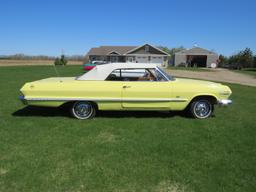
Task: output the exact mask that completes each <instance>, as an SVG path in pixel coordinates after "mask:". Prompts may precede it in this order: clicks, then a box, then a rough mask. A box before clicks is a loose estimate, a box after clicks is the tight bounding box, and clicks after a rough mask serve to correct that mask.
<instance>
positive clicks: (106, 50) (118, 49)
mask: <svg viewBox="0 0 256 192" xmlns="http://www.w3.org/2000/svg"><path fill="white" fill-rule="evenodd" d="M136 47H137V46H100V47H95V48H91V49H90V51H89V52H88V53H87V55H109V54H111V53H113V52H115V53H117V54H120V55H123V54H125V53H127V52H128V51H130V50H132V49H134V48H136Z"/></svg>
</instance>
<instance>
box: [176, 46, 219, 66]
mask: <svg viewBox="0 0 256 192" xmlns="http://www.w3.org/2000/svg"><path fill="white" fill-rule="evenodd" d="M218 60H219V56H218V54H216V53H214V52H213V51H209V50H207V49H203V48H200V47H194V48H192V49H185V50H182V51H180V52H177V53H175V56H174V66H186V67H203V68H204V67H216V66H217V65H218Z"/></svg>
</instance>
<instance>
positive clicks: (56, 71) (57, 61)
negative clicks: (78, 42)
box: [53, 57, 60, 77]
mask: <svg viewBox="0 0 256 192" xmlns="http://www.w3.org/2000/svg"><path fill="white" fill-rule="evenodd" d="M59 60H60V59H59V57H56V58H55V61H54V62H53V68H54V71H55V73H56V75H57V77H60V74H59V72H58V70H57V68H56V64H57V63H59Z"/></svg>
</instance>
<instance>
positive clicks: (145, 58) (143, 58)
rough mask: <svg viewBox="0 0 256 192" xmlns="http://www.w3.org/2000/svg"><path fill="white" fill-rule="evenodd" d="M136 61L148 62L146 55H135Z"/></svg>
mask: <svg viewBox="0 0 256 192" xmlns="http://www.w3.org/2000/svg"><path fill="white" fill-rule="evenodd" d="M136 63H149V60H148V56H137V57H136Z"/></svg>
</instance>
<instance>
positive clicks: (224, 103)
mask: <svg viewBox="0 0 256 192" xmlns="http://www.w3.org/2000/svg"><path fill="white" fill-rule="evenodd" d="M218 104H219V105H220V106H228V105H231V104H232V100H230V99H222V100H219V101H218Z"/></svg>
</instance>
